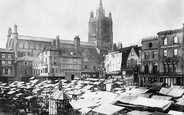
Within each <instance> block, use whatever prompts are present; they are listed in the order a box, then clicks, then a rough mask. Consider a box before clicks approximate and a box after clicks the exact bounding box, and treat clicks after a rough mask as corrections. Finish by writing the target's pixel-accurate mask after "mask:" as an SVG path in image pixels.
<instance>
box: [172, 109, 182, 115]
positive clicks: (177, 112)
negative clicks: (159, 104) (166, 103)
mask: <svg viewBox="0 0 184 115" xmlns="http://www.w3.org/2000/svg"><path fill="white" fill-rule="evenodd" d="M168 114H170V115H184V112H180V111H174V110H170V111H169V112H168Z"/></svg>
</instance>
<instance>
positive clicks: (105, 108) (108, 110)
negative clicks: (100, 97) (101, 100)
mask: <svg viewBox="0 0 184 115" xmlns="http://www.w3.org/2000/svg"><path fill="white" fill-rule="evenodd" d="M122 109H124V107H120V106H116V105H111V104H104V105H100V106H98V107H96V108H95V109H93V110H92V111H94V112H97V113H102V114H105V115H112V114H114V113H116V112H118V111H121V110H122Z"/></svg>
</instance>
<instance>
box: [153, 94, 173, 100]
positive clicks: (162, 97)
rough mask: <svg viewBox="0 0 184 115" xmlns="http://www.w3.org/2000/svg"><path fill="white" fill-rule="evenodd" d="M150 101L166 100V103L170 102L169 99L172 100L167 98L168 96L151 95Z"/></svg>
mask: <svg viewBox="0 0 184 115" xmlns="http://www.w3.org/2000/svg"><path fill="white" fill-rule="evenodd" d="M151 99H157V100H167V101H169V100H171V99H172V97H168V96H160V95H153V96H152V97H151Z"/></svg>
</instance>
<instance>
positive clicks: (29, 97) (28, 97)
mask: <svg viewBox="0 0 184 115" xmlns="http://www.w3.org/2000/svg"><path fill="white" fill-rule="evenodd" d="M31 98H33V96H27V97H25V99H31Z"/></svg>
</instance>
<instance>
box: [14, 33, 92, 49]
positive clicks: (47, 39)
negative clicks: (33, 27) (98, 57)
mask: <svg viewBox="0 0 184 115" xmlns="http://www.w3.org/2000/svg"><path fill="white" fill-rule="evenodd" d="M18 39H21V40H30V41H41V42H53V40H54V38H45V37H34V36H25V35H18ZM60 43H64V44H74V41H73V40H62V39H60ZM80 45H81V46H93V47H94V46H95V44H94V43H92V42H85V41H80Z"/></svg>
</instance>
